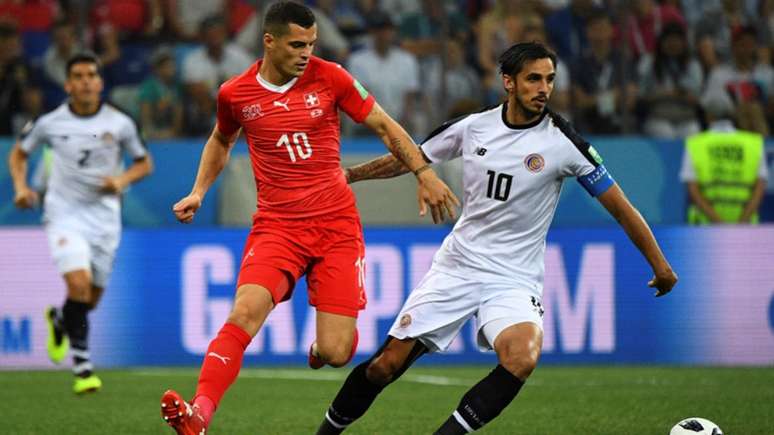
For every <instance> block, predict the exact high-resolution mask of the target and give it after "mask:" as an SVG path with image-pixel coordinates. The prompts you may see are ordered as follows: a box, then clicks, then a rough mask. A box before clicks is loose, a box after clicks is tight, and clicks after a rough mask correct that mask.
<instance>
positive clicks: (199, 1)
mask: <svg viewBox="0 0 774 435" xmlns="http://www.w3.org/2000/svg"><path fill="white" fill-rule="evenodd" d="M164 3H165V5H166V8H165V11H164V20H165V21H166V22H167V23H168V25H169V29H170V31H171V32H172V35H173V37H174V38H175V39H176V40H178V41H196V40H197V39H198V37H199V36H200V33H201V32H200V30H201V27H202V23H203V22H204V20H205V19H207V18H208V17H212V16H216V15H219V16H221V17H224V14H225V13H227V12H228V8H227V7H226V6H227V3H228V0H165V2H164ZM223 20H224V23H225V22H227V21H226V18H225V17H224V18H223Z"/></svg>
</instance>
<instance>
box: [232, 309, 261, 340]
mask: <svg viewBox="0 0 774 435" xmlns="http://www.w3.org/2000/svg"><path fill="white" fill-rule="evenodd" d="M260 318H261V317H260V315H259V313H258V312H257V311H256V310H252V309H250V306H249V305H248V304H240V303H234V307H233V308H232V309H231V313H229V315H228V320H227V322H228V323H232V324H234V325H236V326H238V327H240V328H241V329H242V330H244V331H246V332H247V333H249V334H251V335H254V334H255V332H252V333H251V331H256V332H257V331H258V328H260V326H261V325H260V323H261V321H260V320H259V319H260Z"/></svg>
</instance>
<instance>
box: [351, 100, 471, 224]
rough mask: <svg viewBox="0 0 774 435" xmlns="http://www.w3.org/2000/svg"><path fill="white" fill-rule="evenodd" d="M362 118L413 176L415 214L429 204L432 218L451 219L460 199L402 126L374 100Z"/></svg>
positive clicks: (434, 220)
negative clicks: (417, 208)
mask: <svg viewBox="0 0 774 435" xmlns="http://www.w3.org/2000/svg"><path fill="white" fill-rule="evenodd" d="M364 122H365V124H366V125H367V126H368V127H369V128H371V130H373V131H374V132H375V133H376V134H377V135H378V136H379V138H380V139H381V140H382V142H384V144H385V145H386V146H387V149H389V150H390V153H392V155H394V156H395V157H396V159H397V160H399V161H400V162H401V163H403V165H404V166H406V167H407V168H408V169H409V170H410V171H411V172H413V173H414V175H415V176H416V177H417V181H418V183H419V185H418V187H417V201H418V202H419V215H420V216H424V215H425V214H426V213H427V206H428V205H429V206H430V211H431V213H432V215H433V222H435V223H440V222H443V221H444V219H445V218H446V217H448V218H450V219H454V218H455V216H456V211H455V206H457V207H459V205H460V201H459V200H458V199H457V197H456V196H454V193H452V191H451V189H449V187H448V186H447V185H446V183H444V182H443V181H441V179H440V178H438V175H436V173H435V171H433V169H432V168H431V167H430V165H429V164H428V163H427V162H425V159H424V158H423V157H422V153H421V152H420V151H419V147H417V145H416V144H415V143H414V141H413V140H412V139H411V136H409V135H408V133H406V130H404V129H403V127H401V126H400V124H398V123H397V122H395V120H394V119H392V118H391V117H390V115H388V114H387V113H385V112H384V110H382V108H381V107H380V106H379V104H377V103H374V107H373V109H371V112H370V113H369V114H368V116H367V117H366V119H365V121H364Z"/></svg>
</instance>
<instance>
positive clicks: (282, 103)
mask: <svg viewBox="0 0 774 435" xmlns="http://www.w3.org/2000/svg"><path fill="white" fill-rule="evenodd" d="M289 103H290V98H288V99H286V100H285V101H275V102H274V107H282V108H283V109H285V110H287V111H288V112H290V107H288V104H289Z"/></svg>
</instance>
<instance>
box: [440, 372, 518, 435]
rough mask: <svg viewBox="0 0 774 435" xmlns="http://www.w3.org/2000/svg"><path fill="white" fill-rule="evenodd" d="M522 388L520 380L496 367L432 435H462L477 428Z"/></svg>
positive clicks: (463, 397) (463, 398) (491, 418)
mask: <svg viewBox="0 0 774 435" xmlns="http://www.w3.org/2000/svg"><path fill="white" fill-rule="evenodd" d="M523 385H524V381H523V380H522V379H519V378H517V377H516V376H514V375H513V374H512V373H510V372H509V371H508V370H507V369H506V368H505V367H503V366H501V365H498V366H497V367H495V369H494V370H492V371H491V372H490V373H489V375H487V376H486V377H485V378H484V379H482V380H481V381H479V383H478V384H476V385H474V386H473V388H471V389H470V390H468V392H467V393H465V395H464V396H462V400H460V403H459V405H458V406H457V409H456V410H454V412H453V413H452V415H451V416H449V418H448V419H447V420H446V421H445V422H444V423H443V425H441V427H440V428H438V430H437V431H436V432H435V435H462V434H466V433H469V432H473V431H476V430H478V429H481V428H482V427H483V426H484V425H485V424H487V423H489V422H490V421H492V420H493V419H494V418H495V417H497V416H498V415H500V413H501V412H502V410H503V409H505V408H506V407H507V406H508V405H509V404H510V403H511V402H512V401H513V399H514V398H515V397H516V395H517V394H518V393H519V390H521V387H522V386H523Z"/></svg>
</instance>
